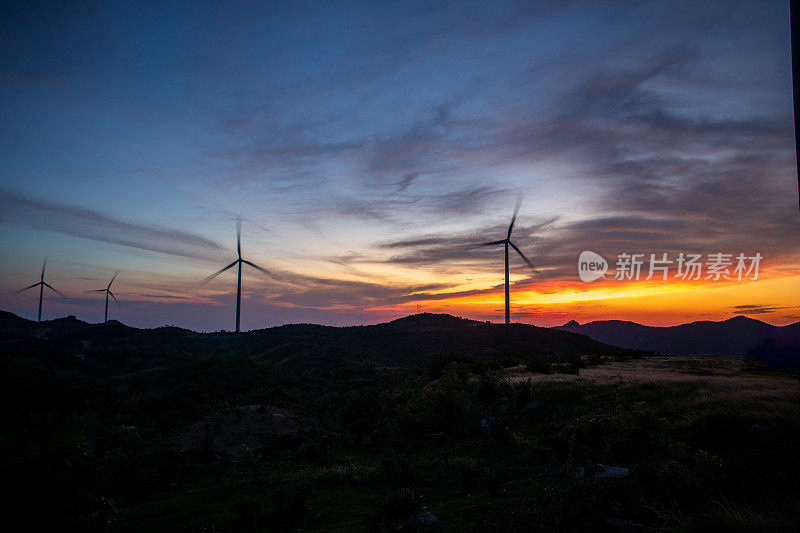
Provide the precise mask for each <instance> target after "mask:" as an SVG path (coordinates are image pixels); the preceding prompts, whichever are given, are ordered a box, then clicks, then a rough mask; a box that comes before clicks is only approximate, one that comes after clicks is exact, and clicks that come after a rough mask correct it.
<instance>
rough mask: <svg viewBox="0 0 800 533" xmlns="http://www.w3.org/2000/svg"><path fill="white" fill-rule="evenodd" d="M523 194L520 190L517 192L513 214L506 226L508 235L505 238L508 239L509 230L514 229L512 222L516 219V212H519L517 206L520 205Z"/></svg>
mask: <svg viewBox="0 0 800 533" xmlns="http://www.w3.org/2000/svg"><path fill="white" fill-rule="evenodd" d="M523 196H524V195H523V194H522V191H520V192H519V193H517V203H516V205H515V206H514V216H513V217H511V224H509V226H508V235H507V236H506V239H510V238H511V231H512V230H513V229H514V222H516V221H517V214H518V213H519V206H521V205H522V198H523Z"/></svg>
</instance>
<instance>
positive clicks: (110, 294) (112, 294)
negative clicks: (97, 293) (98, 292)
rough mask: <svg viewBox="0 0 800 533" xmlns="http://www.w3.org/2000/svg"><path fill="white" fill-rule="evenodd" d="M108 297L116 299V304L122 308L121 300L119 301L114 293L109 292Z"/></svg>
mask: <svg viewBox="0 0 800 533" xmlns="http://www.w3.org/2000/svg"><path fill="white" fill-rule="evenodd" d="M108 295H109V296H111V297H112V298H114V302H115V303H116V304H117V305H118V306H120V307H122V305H121V304H120V303H119V300H117V297H116V296H114V293H113V292H111V291H108Z"/></svg>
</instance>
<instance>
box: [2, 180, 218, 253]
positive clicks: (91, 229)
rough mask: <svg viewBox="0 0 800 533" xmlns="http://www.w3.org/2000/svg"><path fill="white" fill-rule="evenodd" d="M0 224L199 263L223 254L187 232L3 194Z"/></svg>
mask: <svg viewBox="0 0 800 533" xmlns="http://www.w3.org/2000/svg"><path fill="white" fill-rule="evenodd" d="M0 223H4V224H13V225H16V226H24V227H29V228H34V229H39V230H45V231H52V232H55V233H62V234H64V235H71V236H73V237H82V238H85V239H91V240H95V241H100V242H107V243H111V244H118V245H120V246H129V247H131V248H139V249H142V250H149V251H153V252H161V253H165V254H171V255H177V256H183V257H193V258H198V259H209V258H213V252H217V251H220V250H223V248H222V246H220V245H219V244H217V243H216V242H214V241H211V240H209V239H206V238H205V237H201V236H199V235H195V234H193V233H189V232H186V231H180V230H172V229H166V228H161V227H158V226H148V225H144V224H138V223H132V222H126V221H123V220H120V219H118V218H115V217H113V216H111V215H107V214H104V213H101V212H99V211H94V210H91V209H86V208H83V207H76V206H71V205H66V204H60V203H56V202H52V201H49V200H41V199H34V198H29V197H27V196H23V195H20V194H16V193H13V192H8V191H3V190H0Z"/></svg>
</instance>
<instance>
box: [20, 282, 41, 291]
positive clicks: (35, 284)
mask: <svg viewBox="0 0 800 533" xmlns="http://www.w3.org/2000/svg"><path fill="white" fill-rule="evenodd" d="M39 283H41V281H39V282H37V283H34V284H33V285H28V286H27V287H25V288H24V289H20V290H18V291H14V294H19V293H21V292H25V291H27V290H28V289H32V288H34V287H38V286H39Z"/></svg>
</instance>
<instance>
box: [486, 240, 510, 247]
mask: <svg viewBox="0 0 800 533" xmlns="http://www.w3.org/2000/svg"><path fill="white" fill-rule="evenodd" d="M505 242H506V241H505V239H503V240H502V241H492V242H482V243H481V244H480V245H481V246H493V245H495V244H505Z"/></svg>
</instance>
